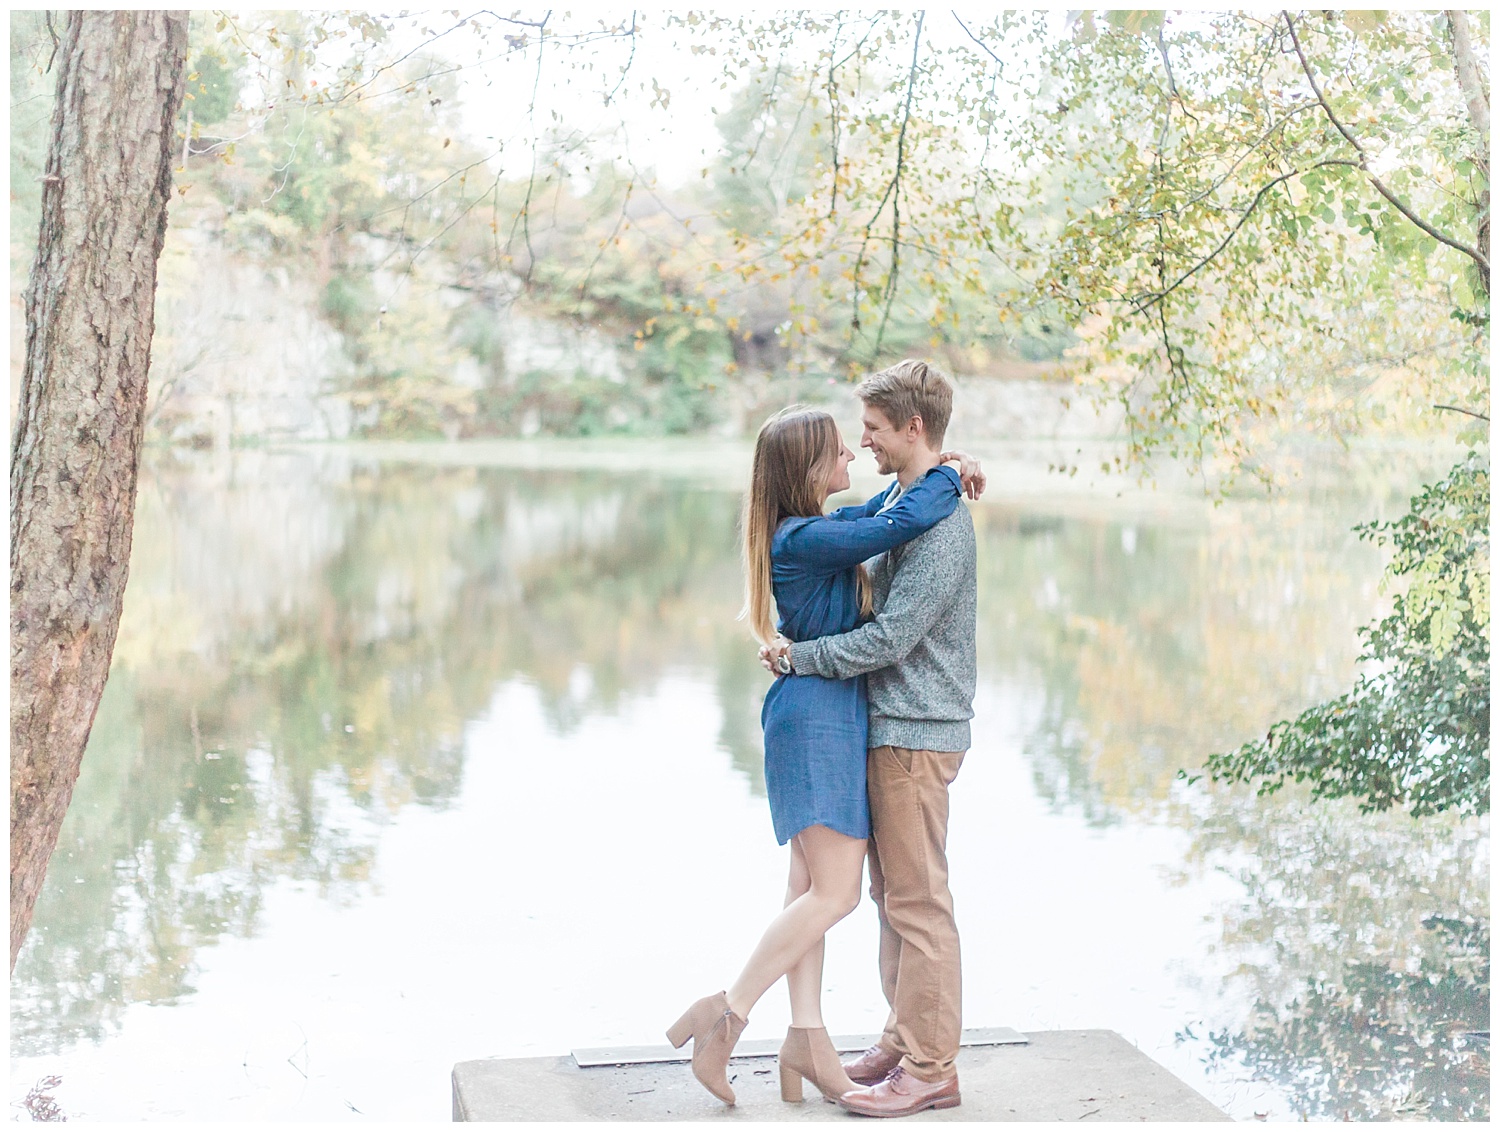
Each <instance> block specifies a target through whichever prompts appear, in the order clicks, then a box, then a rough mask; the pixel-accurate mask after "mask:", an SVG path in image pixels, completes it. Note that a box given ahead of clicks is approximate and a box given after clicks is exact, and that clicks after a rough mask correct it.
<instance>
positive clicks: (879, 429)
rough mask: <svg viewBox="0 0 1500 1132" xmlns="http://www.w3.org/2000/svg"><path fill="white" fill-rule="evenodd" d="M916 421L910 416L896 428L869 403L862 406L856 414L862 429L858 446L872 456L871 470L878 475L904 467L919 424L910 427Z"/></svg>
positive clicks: (918, 430) (889, 473)
mask: <svg viewBox="0 0 1500 1132" xmlns="http://www.w3.org/2000/svg"><path fill="white" fill-rule="evenodd" d="M917 420H918V418H916V417H913V418H912V419H911V420H910V421H908V422H906V424H905V425H904V426H903V427H901V428H897V427H896V426H895V425H894V424H892V423H891V421H890V418H889V417H887V416H886V415H885V414H884V413H882V412H881V411H880V410H879V409H877V408H875V407H874V406H873V405H866V406H865V411H864V413H863V414H861V416H860V421H861V423H863V424H864V426H865V431H864V435H863V436H861V437H860V439H859V446H860V447H861V448H868V449H869V450H870V452H871V453H872V454H873V455H874V457H875V470H876V471H877V472H879V473H880V474H881V475H883V476H888V475H891V474H893V473H896V472H899V471H900V470H901V469H902V468H904V467H905V466H906V462H907V460H908V459H909V458H910V457H911V450H912V448H913V447H914V446H915V445H916V442H917V437H918V436H919V435H920V427H915V428H914V427H913V426H914V425H916V424H917Z"/></svg>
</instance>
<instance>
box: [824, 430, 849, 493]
mask: <svg viewBox="0 0 1500 1132" xmlns="http://www.w3.org/2000/svg"><path fill="white" fill-rule="evenodd" d="M853 460H854V453H853V452H851V451H849V446H848V445H847V444H845V443H844V438H843V437H842V436H840V437H839V454H838V456H837V457H835V458H834V461H833V472H832V473H831V474H830V475H829V477H828V486H827V487H826V488H824V490H823V498H824V499H827V498H828V497H829V496H830V495H837V494H838V493H839V492H841V491H848V490H849V464H850V463H851V462H852V461H853Z"/></svg>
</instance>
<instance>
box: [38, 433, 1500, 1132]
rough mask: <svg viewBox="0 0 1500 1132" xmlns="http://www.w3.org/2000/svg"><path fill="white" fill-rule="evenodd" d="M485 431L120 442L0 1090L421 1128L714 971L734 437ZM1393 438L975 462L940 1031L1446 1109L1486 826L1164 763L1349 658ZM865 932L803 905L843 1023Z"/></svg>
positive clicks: (1288, 704) (866, 1006)
mask: <svg viewBox="0 0 1500 1132" xmlns="http://www.w3.org/2000/svg"><path fill="white" fill-rule="evenodd" d="M700 447H701V446H700ZM500 451H501V456H500V457H499V458H486V459H483V460H480V461H479V464H478V466H473V465H467V464H466V463H465V461H466V460H467V459H468V458H467V457H465V456H464V455H463V454H462V450H459V449H451V448H450V449H442V450H441V451H440V452H439V450H437V449H432V450H431V451H430V452H429V455H428V456H426V457H423V458H422V459H421V460H415V461H414V460H413V459H411V458H409V457H410V454H409V453H408V454H407V456H402V454H401V452H399V451H397V452H391V451H384V450H378V449H363V450H361V449H357V448H329V449H322V450H300V451H292V452H283V453H276V452H260V451H247V452H238V453H235V454H233V455H232V456H223V455H221V456H217V457H216V456H213V455H212V454H181V453H179V454H172V453H151V454H150V455H149V456H148V460H147V467H146V470H145V473H144V476H143V480H142V485H141V494H140V501H139V505H138V510H137V521H136V545H135V552H134V557H133V561H132V569H131V579H130V586H129V590H128V593H127V598H126V607H125V615H124V621H123V623H122V627H121V631H120V636H119V641H118V644H117V647H116V650H115V657H114V667H113V670H112V672H111V675H110V680H109V685H108V688H107V690H106V692H105V695H104V700H103V703H102V705H101V707H100V710H99V715H98V719H97V721H96V723H95V726H94V730H93V735H92V739H91V742H90V746H89V750H88V753H87V756H86V758H85V761H84V765H83V772H82V776H81V777H80V779H79V782H78V787H77V791H76V793H75V796H74V800H73V804H72V808H71V810H70V811H69V814H68V818H67V823H66V825H65V826H64V829H63V834H62V839H61V841H60V843H59V846H58V850H57V853H56V855H55V856H54V858H53V861H52V865H51V869H50V872H49V875H48V879H47V885H46V888H45V891H44V893H43V895H42V898H41V900H40V902H39V904H38V906H37V912H36V920H35V925H34V927H33V929H32V933H31V936H30V938H29V940H28V942H27V945H26V948H25V950H24V951H23V953H22V956H21V958H20V961H19V964H18V966H17V969H16V973H15V975H14V977H13V979H12V985H11V994H12V997H11V1046H12V1048H11V1078H10V1091H11V1100H12V1103H13V1108H12V1112H13V1115H18V1116H20V1117H21V1118H22V1119H25V1117H26V1112H25V1110H24V1108H23V1107H21V1102H22V1099H23V1098H24V1097H25V1095H26V1094H27V1091H28V1090H29V1089H31V1088H32V1087H33V1086H34V1085H35V1084H36V1083H37V1082H38V1081H39V1080H40V1079H41V1078H43V1077H45V1076H47V1075H57V1076H60V1077H61V1078H62V1081H61V1084H60V1085H58V1086H56V1087H55V1088H54V1089H52V1090H51V1093H52V1095H53V1096H54V1097H55V1098H56V1101H57V1103H58V1104H59V1105H60V1106H61V1108H62V1110H63V1111H64V1112H65V1113H66V1114H67V1115H68V1117H69V1118H70V1119H75V1120H76V1119H121V1120H126V1119H139V1118H157V1119H171V1118H191V1119H220V1118H222V1119H236V1120H250V1119H254V1120H320V1121H321V1120H336V1119H351V1120H358V1119H430V1120H446V1119H447V1118H448V1114H449V1079H448V1074H449V1071H450V1070H451V1068H452V1066H453V1064H454V1062H457V1061H461V1060H468V1059H471V1058H480V1057H490V1056H528V1055H541V1054H557V1053H565V1052H566V1051H567V1050H569V1049H571V1048H575V1047H586V1046H588V1047H597V1046H609V1045H626V1044H659V1043H660V1042H661V1041H662V1031H663V1029H664V1027H665V1026H666V1025H667V1024H668V1023H669V1022H671V1021H672V1020H673V1019H674V1018H675V1017H676V1016H677V1014H678V1013H679V1012H680V1010H681V1009H682V1007H683V1006H684V1005H685V1004H686V1003H687V1002H688V1001H690V1000H691V999H693V998H696V997H697V996H699V995H701V994H705V993H709V992H711V991H714V990H717V989H719V988H721V987H723V986H724V985H726V984H727V983H728V982H729V981H731V980H732V978H733V976H734V974H735V972H736V971H737V969H738V967H739V965H740V963H741V962H742V960H743V959H744V957H745V955H746V954H747V953H748V949H749V948H750V946H751V945H752V944H753V942H754V940H755V939H756V938H757V936H758V934H759V932H760V930H761V928H762V927H763V926H764V924H765V923H766V921H767V920H768V919H769V918H770V917H771V916H772V915H773V914H774V913H775V911H776V910H777V909H778V908H779V906H780V902H781V893H782V887H783V884H784V879H785V851H784V850H782V849H780V848H778V847H777V845H776V843H775V839H774V837H773V836H772V833H771V824H770V816H769V813H768V811H767V807H766V802H765V797H764V785H763V780H762V776H761V768H760V760H761V751H760V732H759V723H758V713H759V706H760V700H761V696H762V695H763V693H764V690H765V688H766V687H767V685H768V683H769V677H768V676H766V674H765V673H763V672H762V670H761V669H760V667H759V666H758V664H757V662H756V658H755V648H754V644H753V642H752V641H751V640H750V638H749V636H748V634H747V632H746V631H745V629H744V626H743V625H742V624H741V623H738V622H736V620H735V614H736V612H737V610H738V606H739V594H740V576H739V569H738V564H737V556H736V544H735V518H736V510H737V507H738V502H739V494H738V492H739V484H740V476H741V475H742V471H743V469H742V467H741V465H742V463H743V450H742V449H741V448H738V447H734V446H730V448H729V449H728V450H726V451H725V452H720V453H718V454H716V455H715V454H705V453H704V452H702V451H699V450H693V451H688V452H687V455H686V456H684V454H683V453H684V451H686V450H683V449H665V448H656V449H653V448H650V447H646V446H641V445H637V446H636V447H634V448H633V449H631V448H628V446H627V447H618V446H617V447H616V448H613V449H606V448H605V447H596V448H594V449H589V448H587V447H586V446H585V447H575V448H572V449H567V448H565V447H564V448H563V449H557V448H550V449H545V451H547V452H550V453H551V458H550V459H541V458H540V457H538V458H536V459H532V458H530V457H528V456H527V455H526V453H528V452H531V453H540V452H542V451H544V450H543V449H542V448H531V449H525V448H524V447H517V446H513V447H512V448H510V449H503V447H502V449H501V450H500ZM507 451H508V452H509V453H510V454H509V455H508V456H506V455H505V454H504V453H505V452H507ZM559 451H561V452H562V455H561V456H559V455H558V452H559ZM432 453H438V455H436V456H433V455H432ZM455 453H458V454H457V455H455ZM518 453H519V455H518ZM569 453H571V455H570V454H569ZM590 453H592V455H590ZM601 453H603V456H601V455H600V454H601ZM622 454H623V455H622ZM393 455H394V456H398V457H402V458H400V459H391V458H387V457H391V456H393ZM493 455H494V453H493V451H491V452H490V456H491V457H493ZM861 460H862V461H864V462H867V461H868V458H867V457H865V456H864V455H863V454H861ZM1418 462H1420V461H1418ZM1411 463H1412V461H1411V460H1410V459H1407V460H1406V461H1405V463H1403V464H1402V465H1401V466H1402V467H1403V468H1408V470H1407V471H1404V472H1400V473H1392V474H1387V473H1386V471H1385V470H1383V469H1385V465H1386V462H1385V461H1384V459H1383V458H1381V457H1379V456H1376V457H1370V458H1367V459H1365V460H1364V462H1363V463H1361V464H1360V465H1359V467H1358V468H1357V469H1355V470H1354V471H1350V470H1348V469H1347V468H1334V469H1333V470H1332V471H1327V470H1326V469H1325V471H1324V472H1323V473H1322V474H1321V475H1319V476H1314V477H1312V480H1313V481H1314V482H1312V483H1311V484H1310V485H1306V484H1305V485H1303V486H1299V487H1296V488H1294V489H1293V490H1291V491H1289V492H1288V493H1286V494H1285V495H1284V496H1283V497H1281V498H1280V499H1279V500H1278V501H1276V502H1267V501H1264V500H1257V499H1235V500H1231V501H1229V502H1227V503H1225V504H1223V505H1222V506H1219V507H1213V506H1211V505H1209V504H1207V503H1205V502H1204V501H1202V500H1201V499H1198V498H1194V497H1192V496H1191V495H1190V494H1186V493H1183V492H1180V491H1177V492H1167V493H1158V494H1156V495H1153V494H1151V493H1149V492H1142V491H1135V490H1131V491H1124V492H1122V493H1119V494H1116V493H1115V492H1114V491H1113V490H1098V489H1096V490H1093V491H1088V490H1082V489H1079V490H1074V491H1072V492H1071V494H1069V493H1068V492H1064V491H1062V490H1058V491H1055V492H1048V491H1043V490H1032V489H1031V488H1030V487H1026V486H1025V485H1035V484H1037V483H1042V482H1043V481H1044V480H1045V475H1044V467H1045V465H1044V464H1043V465H1042V469H1043V471H1042V472H1039V471H1038V469H1037V467H1036V466H1035V461H1034V460H1032V459H1031V458H1030V457H1029V456H1028V455H1027V454H1026V453H1024V452H1015V453H1009V454H1002V455H1001V456H1000V457H997V459H996V460H995V461H994V462H993V463H992V465H991V467H992V470H993V471H994V472H995V473H996V475H995V479H996V487H995V490H994V491H993V492H992V496H993V499H992V500H987V501H986V502H983V503H980V504H978V505H973V514H974V519H975V526H976V529H977V532H978V538H979V572H980V599H979V618H980V625H979V671H980V680H979V693H978V697H977V700H976V704H975V708H976V712H977V716H976V719H975V721H974V747H973V749H972V750H971V752H970V753H969V755H968V757H967V759H966V761H965V764H964V768H963V771H962V773H961V775H960V777H959V779H958V781H957V783H956V784H955V786H954V790H953V813H952V825H951V850H950V852H951V858H952V872H953V877H952V884H953V890H954V893H955V899H956V903H957V908H958V916H959V924H960V929H961V931H962V935H963V943H964V965H965V982H964V1020H965V1024H966V1025H969V1026H1013V1027H1016V1028H1018V1029H1021V1030H1034V1029H1047V1028H1093V1027H1102V1028H1109V1029H1114V1030H1117V1031H1118V1032H1120V1033H1121V1034H1123V1035H1124V1036H1125V1037H1126V1038H1127V1039H1129V1040H1131V1041H1132V1042H1134V1043H1136V1044H1137V1045H1138V1046H1139V1047H1140V1048H1141V1049H1142V1050H1143V1051H1144V1052H1146V1053H1147V1054H1149V1055H1150V1056H1151V1057H1153V1058H1155V1059H1157V1060H1158V1061H1160V1062H1161V1063H1163V1064H1164V1065H1166V1066H1167V1067H1168V1068H1170V1069H1171V1070H1172V1072H1174V1073H1176V1074H1177V1075H1178V1076H1179V1077H1181V1078H1182V1079H1183V1080H1184V1081H1187V1082H1188V1083H1189V1084H1191V1085H1193V1086H1194V1087H1195V1088H1197V1089H1199V1090H1200V1091H1202V1092H1203V1093H1204V1094H1205V1095H1207V1096H1208V1097H1209V1098H1210V1099H1212V1100H1213V1101H1214V1102H1215V1103H1217V1104H1219V1105H1220V1106H1222V1107H1223V1108H1225V1109H1226V1110H1227V1111H1228V1112H1229V1113H1230V1114H1232V1115H1233V1116H1236V1117H1239V1118H1242V1119H1249V1118H1252V1117H1254V1116H1257V1115H1261V1114H1267V1115H1269V1116H1270V1117H1271V1118H1272V1119H1278V1118H1298V1117H1303V1116H1306V1117H1310V1118H1312V1119H1339V1118H1343V1117H1345V1116H1350V1117H1353V1118H1355V1119H1360V1118H1369V1117H1375V1116H1382V1115H1385V1116H1389V1115H1418V1116H1420V1115H1428V1116H1431V1117H1433V1118H1440V1119H1441V1118H1449V1119H1452V1118H1469V1119H1475V1118H1487V1116H1488V1112H1489V1092H1488V1038H1487V1031H1488V1029H1489V1022H1488V1018H1489V907H1488V890H1489V869H1488V861H1489V846H1488V823H1487V820H1473V819H1471V820H1469V821H1466V822H1461V821H1457V820H1452V819H1449V818H1446V817H1438V818H1432V819H1426V820H1423V821H1420V822H1416V821H1413V820H1411V819H1410V818H1409V817H1407V816H1405V815H1404V814H1399V813H1398V814H1387V815H1376V816H1363V815H1360V814H1359V813H1358V811H1357V809H1356V808H1355V807H1354V806H1353V805H1347V804H1316V805H1315V804H1311V803H1309V802H1308V801H1307V800H1306V798H1305V796H1303V795H1302V794H1299V793H1296V792H1294V791H1288V792H1286V793H1285V794H1280V795H1277V796H1274V797H1272V798H1270V799H1257V798H1256V797H1255V795H1254V791H1253V790H1248V789H1228V788H1222V787H1211V786H1209V785H1206V784H1204V783H1196V784H1188V783H1185V782H1183V781H1180V780H1178V779H1177V778H1176V772H1177V770H1178V769H1179V768H1181V767H1189V768H1192V767H1196V766H1198V765H1199V764H1200V763H1201V761H1202V758H1203V756H1204V755H1205V754H1206V753H1207V752H1209V751H1212V750H1216V749H1221V748H1225V747H1228V746H1231V745H1235V744H1238V743H1240V742H1243V741H1244V740H1245V739H1247V738H1249V737H1251V736H1253V735H1256V734H1258V733H1261V732H1263V731H1264V729H1265V728H1266V726H1267V725H1268V724H1269V723H1271V722H1272V721H1274V720H1275V719H1278V718H1281V717H1283V716H1285V715H1287V714H1288V713H1294V712H1296V711H1297V710H1299V709H1300V708H1301V707H1303V706H1305V705H1307V704H1309V703H1311V702H1314V701H1316V700H1318V699H1320V698H1323V697H1325V696H1328V695H1331V694H1334V693H1336V692H1338V691H1340V690H1342V689H1343V688H1344V687H1345V686H1347V684H1348V682H1349V681H1350V679H1351V677H1352V674H1353V672H1354V663H1355V657H1356V655H1357V651H1358V641H1357V637H1356V629H1357V627H1358V626H1359V625H1360V624H1362V623H1364V622H1366V621H1368V620H1370V619H1371V617H1372V616H1373V615H1375V614H1376V613H1377V612H1380V611H1383V609H1384V608H1385V605H1384V602H1385V600H1386V599H1384V598H1383V597H1382V596H1381V595H1380V594H1379V592H1378V582H1379V577H1380V571H1381V563H1382V559H1381V556H1380V552H1379V551H1378V550H1377V549H1375V548H1372V547H1370V546H1369V545H1367V544H1364V543H1361V542H1359V541H1358V540H1357V539H1356V538H1355V536H1354V535H1352V534H1351V533H1350V532H1349V527H1350V526H1351V525H1352V524H1353V523H1355V522H1359V521H1362V520H1365V519H1368V518H1372V517H1377V516H1381V517H1392V516H1394V515H1396V514H1399V513H1401V512H1402V511H1403V510H1404V505H1405V494H1406V492H1407V491H1408V490H1409V489H1410V488H1411V487H1412V486H1413V485H1414V483H1415V480H1414V478H1413V473H1411V472H1410V470H1409V467H1410V465H1411ZM1430 463H1431V465H1432V466H1434V467H1439V466H1441V465H1442V461H1441V459H1440V458H1435V459H1434V460H1433V461H1430ZM541 464H550V465H551V466H549V467H538V466H537V465H541ZM527 465H531V466H527ZM1007 473H1014V474H1007ZM1318 484H1322V485H1323V486H1318ZM857 486H858V485H857ZM864 486H867V487H868V486H873V485H872V484H871V483H870V481H864ZM875 943H876V927H875V920H874V913H873V910H872V908H871V906H870V905H869V902H868V901H866V902H865V903H864V904H863V905H862V906H861V908H860V909H859V910H858V912H856V913H855V914H854V915H852V916H851V917H849V918H848V919H847V920H845V921H844V922H843V923H841V924H840V925H838V927H837V928H836V929H835V930H834V931H833V933H831V935H830V938H829V948H828V960H827V995H826V1015H827V1019H828V1023H829V1026H830V1028H831V1029H833V1030H835V1031H836V1032H837V1031H842V1032H845V1033H858V1032H870V1031H874V1030H878V1029H879V1027H880V1025H881V1023H882V1021H883V1019H884V1014H885V1010H884V1004H883V1002H882V1000H881V997H880V992H879V986H878V982H877V978H876V968H875ZM784 999H785V996H784V992H783V991H782V989H781V988H780V987H776V988H773V989H772V991H771V992H770V993H769V994H768V995H767V996H766V998H765V999H763V1000H762V1002H761V1004H760V1005H759V1006H758V1008H757V1009H756V1011H755V1012H754V1013H753V1015H752V1017H751V1021H750V1028H749V1031H748V1032H747V1036H748V1037H779V1036H780V1033H781V1032H782V1031H783V1030H784V1027H785V1026H786V1023H787V1009H786V1005H785V1001H784ZM1475 1031H1485V1032H1486V1036H1485V1037H1483V1038H1479V1037H1477V1036H1475V1034H1474V1032H1475ZM705 1099H707V1098H706V1097H705Z"/></svg>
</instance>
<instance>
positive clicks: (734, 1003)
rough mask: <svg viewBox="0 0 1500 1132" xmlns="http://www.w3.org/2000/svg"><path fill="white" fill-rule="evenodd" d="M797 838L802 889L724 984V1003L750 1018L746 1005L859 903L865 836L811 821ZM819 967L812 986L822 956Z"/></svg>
mask: <svg viewBox="0 0 1500 1132" xmlns="http://www.w3.org/2000/svg"><path fill="white" fill-rule="evenodd" d="M796 841H797V842H798V844H799V846H800V848H801V850H802V860H803V861H804V863H805V864H806V866H807V876H808V887H807V891H806V892H804V893H802V894H801V895H800V896H798V897H797V898H796V899H794V900H793V901H792V902H791V903H789V904H788V905H787V906H786V907H785V908H783V909H782V910H781V914H780V915H779V916H777V917H776V918H775V919H774V920H772V921H771V926H770V927H768V928H767V929H766V932H765V934H764V935H763V936H761V937H760V943H758V944H757V945H756V947H755V950H754V951H753V952H752V953H751V955H750V959H749V961H748V962H747V963H746V964H745V969H744V970H743V971H741V972H740V977H739V978H738V979H736V980H735V981H734V985H733V986H731V987H730V988H729V990H728V992H727V993H728V998H729V1008H730V1009H731V1010H733V1011H734V1012H735V1013H736V1014H738V1015H739V1016H740V1017H741V1018H747V1017H749V1014H750V1009H751V1007H753V1006H754V1005H755V1004H756V1003H757V1002H759V1001H760V996H761V995H763V994H765V993H766V991H767V990H769V989H770V987H771V984H772V983H774V982H775V981H776V980H777V979H779V978H781V976H782V975H785V974H786V973H787V972H788V971H790V970H791V969H792V968H793V967H795V966H796V965H797V963H798V961H799V960H801V959H802V958H803V957H804V956H806V955H807V952H808V951H809V949H811V948H812V947H813V945H814V944H819V943H821V942H822V939H823V935H824V933H826V932H827V931H828V929H829V928H831V927H833V925H834V924H836V923H838V922H839V921H840V920H842V919H843V918H844V917H845V916H847V915H848V914H849V913H850V912H852V911H854V909H855V908H856V907H857V906H858V905H859V896H860V892H859V885H860V880H861V879H862V877H863V873H864V862H865V857H864V854H865V841H864V839H863V838H859V837H849V836H847V835H845V834H842V833H838V832H835V831H834V830H831V829H829V828H828V827H827V826H822V825H812V826H808V827H807V828H806V829H804V830H803V831H802V832H801V833H799V834H797V837H796ZM818 968H819V971H818V975H817V978H816V980H815V981H814V983H813V985H814V987H816V986H817V983H818V982H821V981H822V974H821V968H822V963H821V960H820V961H819V963H818ZM804 985H805V983H804ZM794 1024H796V1023H795V1022H794Z"/></svg>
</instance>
